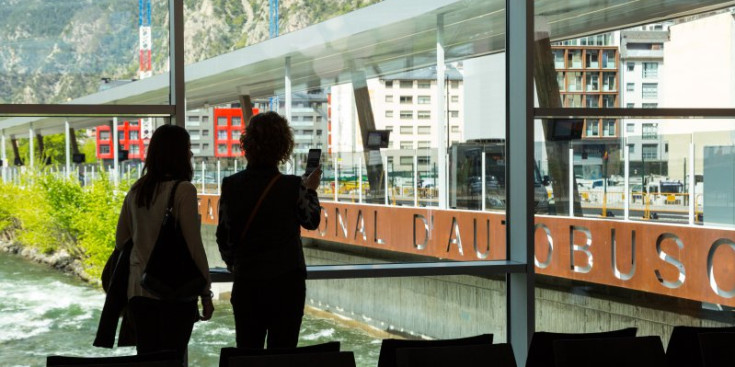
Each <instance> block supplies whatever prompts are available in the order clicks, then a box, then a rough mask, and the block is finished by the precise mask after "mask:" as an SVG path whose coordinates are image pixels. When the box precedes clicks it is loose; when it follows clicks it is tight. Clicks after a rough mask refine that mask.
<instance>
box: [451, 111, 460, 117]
mask: <svg viewBox="0 0 735 367" xmlns="http://www.w3.org/2000/svg"><path fill="white" fill-rule="evenodd" d="M449 117H453V118H457V117H459V111H449Z"/></svg>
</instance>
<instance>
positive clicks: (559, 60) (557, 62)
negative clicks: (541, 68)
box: [551, 49, 564, 69]
mask: <svg viewBox="0 0 735 367" xmlns="http://www.w3.org/2000/svg"><path fill="white" fill-rule="evenodd" d="M551 52H552V53H553V54H554V67H555V68H557V69H564V50H563V49H557V50H552V51H551Z"/></svg>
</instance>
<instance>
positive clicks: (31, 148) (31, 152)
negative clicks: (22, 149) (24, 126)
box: [28, 125, 35, 169]
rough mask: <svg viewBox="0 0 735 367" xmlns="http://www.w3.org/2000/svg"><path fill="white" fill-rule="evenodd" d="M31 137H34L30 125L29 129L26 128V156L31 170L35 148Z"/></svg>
mask: <svg viewBox="0 0 735 367" xmlns="http://www.w3.org/2000/svg"><path fill="white" fill-rule="evenodd" d="M33 135H35V133H34V130H33V125H31V126H30V128H28V156H29V160H30V161H31V162H30V167H31V169H33V167H34V163H35V162H34V149H35V147H34V146H33Z"/></svg>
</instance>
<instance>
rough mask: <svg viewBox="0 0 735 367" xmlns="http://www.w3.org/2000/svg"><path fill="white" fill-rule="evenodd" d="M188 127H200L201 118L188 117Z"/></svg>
mask: <svg viewBox="0 0 735 367" xmlns="http://www.w3.org/2000/svg"><path fill="white" fill-rule="evenodd" d="M186 126H199V116H187V118H186Z"/></svg>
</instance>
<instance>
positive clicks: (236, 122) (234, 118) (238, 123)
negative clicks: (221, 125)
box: [232, 117, 242, 126]
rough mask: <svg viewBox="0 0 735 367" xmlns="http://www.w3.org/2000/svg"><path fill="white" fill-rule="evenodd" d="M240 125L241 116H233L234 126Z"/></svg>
mask: <svg viewBox="0 0 735 367" xmlns="http://www.w3.org/2000/svg"><path fill="white" fill-rule="evenodd" d="M240 125H242V119H241V118H239V117H233V118H232V126H240Z"/></svg>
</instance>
